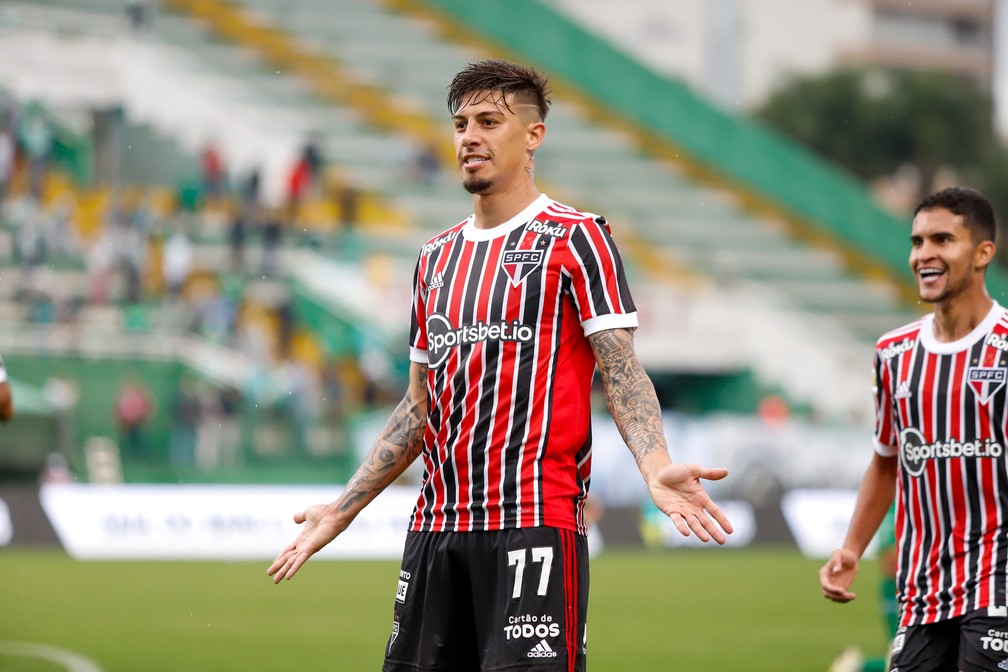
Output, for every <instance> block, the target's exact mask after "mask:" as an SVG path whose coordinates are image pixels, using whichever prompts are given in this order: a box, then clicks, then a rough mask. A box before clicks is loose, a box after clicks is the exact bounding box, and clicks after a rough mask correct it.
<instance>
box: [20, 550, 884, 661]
mask: <svg viewBox="0 0 1008 672" xmlns="http://www.w3.org/2000/svg"><path fill="white" fill-rule="evenodd" d="M267 564H268V563H265V562H256V563H252V562H236V563H225V562H214V563H211V562H77V561H73V560H71V559H69V558H67V557H66V556H65V555H63V554H62V553H57V552H51V551H25V550H14V549H6V550H2V551H0V645H2V643H3V642H30V643H35V644H45V645H48V646H53V647H58V648H60V649H64V650H68V651H72V652H75V653H78V654H80V655H83V656H86V657H87V658H89V659H91V660H93V661H94V662H96V663H97V664H98V665H99V666H100V667H101V669H102V671H103V672H138V671H142V672H169V671H172V672H177V671H179V670H185V671H187V672H203V671H207V672H249V671H251V670H291V669H297V670H299V671H301V672H311V671H315V670H318V671H322V670H339V671H341V672H342V671H353V672H356V671H358V670H378V669H380V667H381V656H382V650H383V648H384V645H385V642H386V641H387V638H388V635H389V632H390V629H391V624H392V623H391V622H392V603H393V600H394V595H395V588H396V582H397V575H398V564H397V563H392V562H314V563H312V562H310V563H309V564H308V565H306V566H305V567H304V568H303V569H302V570H301V572H300V573H299V574H298V576H297V578H295V579H294V580H293V581H291V582H289V583H285V584H284V585H281V586H274V585H273V584H272V582H271V581H270V580H269V579H268V578H267V576H266V565H267ZM819 564H820V563H819V561H815V560H807V559H804V558H802V557H801V556H800V555H799V554H798V552H797V551H795V550H792V549H781V548H766V549H760V548H754V549H739V550H735V549H731V550H729V549H711V550H677V551H667V552H645V551H636V552H631V551H623V550H607V551H606V552H605V553H604V554H602V555H601V556H600V557H598V558H596V559H595V560H593V563H592V586H591V602H590V607H589V615H588V669H589V670H591V671H593V672H609V671H613V672H617V671H618V672H622V671H624V670H655V669H663V670H681V671H685V672H693V671H696V672H707V671H712V672H720V671H722V670H743V669H744V670H747V671H748V672H761V671H766V672H770V671H773V672H779V671H780V670H789V671H798V672H805V671H808V672H815V671H820V670H821V671H825V670H826V669H827V667H828V666H829V663H830V661H831V660H832V659H833V658H834V657H835V656H836V655H837V654H838V653H839V652H840V651H841V650H842V649H843V648H844V647H845V646H847V645H850V644H856V645H858V646H860V647H861V648H862V649H865V650H866V651H868V652H870V653H875V652H878V651H881V650H882V649H883V648H884V646H885V641H884V630H883V626H882V623H881V620H880V618H879V616H878V612H877V600H876V580H877V570H876V567H875V563H873V562H865V563H864V564H863V567H862V570H861V575H860V576H859V577H858V581H857V583H856V584H855V589H856V590H857V592H858V593H859V598H858V599H857V600H855V602H853V603H851V604H848V605H834V604H830V603H828V602H826V600H824V599H823V598H822V597H821V596H820V593H819V586H818V579H817V577H816V572H817V570H818V567H819ZM0 670H2V671H3V672H64V671H65V668H63V667H61V666H59V665H56V664H54V663H52V662H46V661H43V660H38V659H31V658H28V657H25V656H20V655H12V654H11V653H9V652H8V653H5V652H4V651H3V650H0Z"/></svg>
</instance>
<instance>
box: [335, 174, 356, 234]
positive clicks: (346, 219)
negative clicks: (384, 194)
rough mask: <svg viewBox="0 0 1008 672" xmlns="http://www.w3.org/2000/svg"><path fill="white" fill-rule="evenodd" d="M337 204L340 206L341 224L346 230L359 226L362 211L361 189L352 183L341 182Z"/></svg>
mask: <svg viewBox="0 0 1008 672" xmlns="http://www.w3.org/2000/svg"><path fill="white" fill-rule="evenodd" d="M337 205H338V206H339V218H340V226H341V227H342V228H343V230H344V231H352V230H353V229H355V228H356V227H357V219H358V217H359V211H360V191H358V190H357V187H355V186H353V185H352V184H348V183H343V184H341V185H340V187H339V192H338V198H337Z"/></svg>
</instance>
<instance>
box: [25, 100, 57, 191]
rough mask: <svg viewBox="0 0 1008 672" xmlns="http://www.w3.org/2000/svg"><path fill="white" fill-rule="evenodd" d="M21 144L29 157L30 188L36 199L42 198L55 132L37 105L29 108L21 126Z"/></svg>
mask: <svg viewBox="0 0 1008 672" xmlns="http://www.w3.org/2000/svg"><path fill="white" fill-rule="evenodd" d="M21 145H22V147H24V151H25V156H26V157H27V159H28V190H29V193H30V194H31V195H32V196H34V197H35V198H36V199H41V198H42V192H43V189H44V187H45V178H46V173H47V171H48V170H49V159H50V156H51V154H52V146H53V134H52V129H50V127H49V121H48V120H47V119H46V118H45V115H44V114H43V113H42V111H41V110H40V109H38V108H37V107H32V108H29V110H28V112H27V113H26V115H25V117H24V122H23V125H22V127H21Z"/></svg>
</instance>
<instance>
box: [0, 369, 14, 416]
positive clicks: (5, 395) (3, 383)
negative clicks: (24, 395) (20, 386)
mask: <svg viewBox="0 0 1008 672" xmlns="http://www.w3.org/2000/svg"><path fill="white" fill-rule="evenodd" d="M13 417H14V396H13V395H12V394H11V388H10V381H9V380H8V379H7V366H6V365H5V364H4V361H3V357H0V422H7V421H8V420H10V419H11V418H13Z"/></svg>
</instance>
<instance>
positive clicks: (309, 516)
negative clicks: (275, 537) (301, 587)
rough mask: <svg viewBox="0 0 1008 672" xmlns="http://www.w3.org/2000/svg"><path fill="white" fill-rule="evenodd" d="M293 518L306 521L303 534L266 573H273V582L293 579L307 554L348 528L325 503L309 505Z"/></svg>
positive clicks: (310, 554)
mask: <svg viewBox="0 0 1008 672" xmlns="http://www.w3.org/2000/svg"><path fill="white" fill-rule="evenodd" d="M294 522H295V523H297V524H299V525H300V524H302V523H303V524H304V527H303V528H301V532H300V534H298V536H297V538H296V539H294V541H293V542H291V544H290V545H289V546H287V548H285V549H284V550H283V551H281V552H280V555H278V556H277V557H276V560H274V561H273V564H272V565H270V566H269V569H267V570H266V574H268V575H269V576H272V577H273V583H280V581H282V580H283V579H287V580H290V579H291V577H293V576H294V574H296V573H297V571H298V569H300V568H301V565H303V564H304V563H306V562H307V561H308V558H310V557H311V556H313V555H315V553H317V552H318V551H319V550H321V549H322V547H323V546H325V545H326V544H328V543H329V542H330V541H332V540H333V539H335V538H336V537H337V536H339V534H340V533H341V532H342V531H343V530H345V529H346V524H342V523H340V522H339V519H338V518H337V516H335V515H334V514H333V513H332V511H330V510H329V508H328V507H327V506H326V505H324V504H315V505H313V506H309V507H308V508H307V509H305V510H304V511H300V512H298V513H295V514H294Z"/></svg>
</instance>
